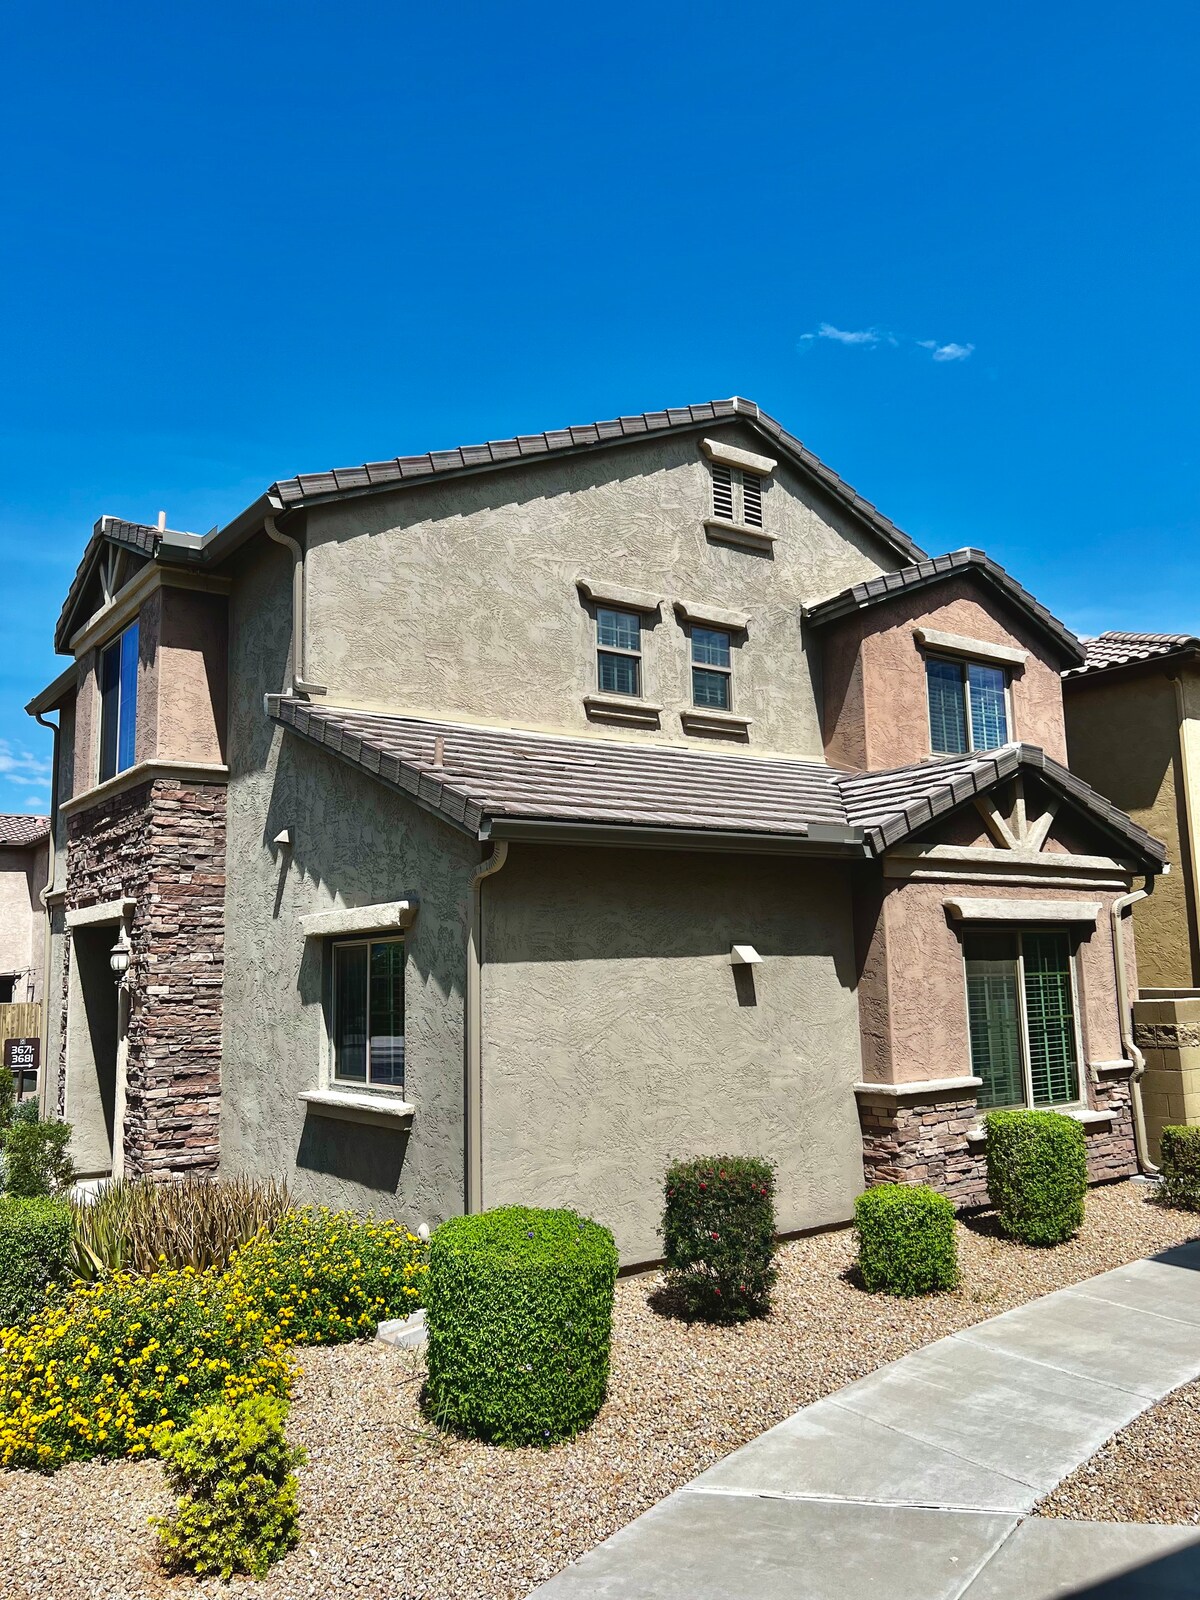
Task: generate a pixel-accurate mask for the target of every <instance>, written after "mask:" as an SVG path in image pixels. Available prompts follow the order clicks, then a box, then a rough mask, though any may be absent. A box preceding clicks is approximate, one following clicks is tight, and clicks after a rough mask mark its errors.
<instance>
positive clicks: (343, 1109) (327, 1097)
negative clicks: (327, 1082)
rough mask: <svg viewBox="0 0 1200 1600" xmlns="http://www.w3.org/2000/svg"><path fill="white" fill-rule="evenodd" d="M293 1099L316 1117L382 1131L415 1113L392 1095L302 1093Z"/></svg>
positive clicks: (347, 1091)
mask: <svg viewBox="0 0 1200 1600" xmlns="http://www.w3.org/2000/svg"><path fill="white" fill-rule="evenodd" d="M296 1098H297V1099H298V1100H299V1101H300V1102H301V1104H302V1105H304V1106H306V1107H308V1108H309V1109H310V1110H312V1111H313V1112H315V1113H316V1114H317V1116H320V1117H332V1118H333V1120H334V1121H335V1122H366V1123H374V1124H375V1125H376V1126H378V1127H384V1128H393V1127H395V1125H396V1123H397V1122H407V1121H408V1120H409V1119H410V1118H411V1117H412V1115H413V1113H414V1112H415V1111H416V1109H417V1108H416V1106H414V1105H413V1104H412V1103H411V1102H410V1101H408V1100H401V1099H398V1098H397V1097H396V1096H395V1095H383V1094H379V1093H372V1092H368V1091H366V1090H361V1091H358V1090H354V1089H305V1090H303V1091H302V1092H301V1093H300V1094H299V1095H297V1097H296Z"/></svg>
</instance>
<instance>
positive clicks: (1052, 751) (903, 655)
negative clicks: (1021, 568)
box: [823, 577, 1067, 771]
mask: <svg viewBox="0 0 1200 1600" xmlns="http://www.w3.org/2000/svg"><path fill="white" fill-rule="evenodd" d="M922 625H923V626H925V627H930V628H937V629H939V630H941V631H942V632H943V633H955V634H960V635H963V636H964V637H966V638H970V639H978V640H982V641H985V642H986V643H988V644H996V645H1004V646H1008V647H1009V648H1013V649H1018V650H1025V651H1027V652H1028V653H1029V659H1028V660H1027V662H1026V663H1025V666H1024V667H1023V668H1016V669H1014V671H1013V673H1012V677H1011V680H1010V681H1011V685H1012V694H1011V708H1012V726H1011V727H1010V729H1009V737H1010V739H1017V740H1021V741H1023V742H1024V743H1026V744H1035V745H1040V746H1041V748H1042V749H1043V750H1045V751H1046V753H1047V755H1051V756H1053V757H1054V758H1055V760H1057V761H1062V762H1065V761H1066V759H1067V756H1066V735H1065V732H1064V727H1063V707H1062V685H1061V682H1060V679H1059V675H1058V666H1057V664H1056V662H1055V661H1054V659H1053V658H1052V656H1051V655H1050V653H1049V651H1048V650H1047V646H1046V643H1045V641H1044V640H1043V639H1042V638H1041V637H1040V636H1039V635H1037V634H1035V633H1034V632H1033V630H1032V629H1030V628H1029V627H1028V625H1027V624H1026V622H1025V620H1024V618H1023V617H1021V615H1020V613H1019V612H1017V611H1016V610H1014V609H1012V608H1010V607H1009V606H1008V605H1006V604H1005V602H1004V601H1003V600H1001V599H1000V598H999V596H998V595H997V594H996V593H995V591H994V590H992V589H991V588H989V587H988V586H987V585H985V584H981V583H979V582H978V581H977V580H975V579H972V578H970V577H960V578H951V579H948V580H947V581H946V582H945V583H939V584H937V585H935V586H934V587H932V588H928V589H921V590H917V591H916V592H914V593H909V594H899V595H897V596H896V597H895V598H894V599H892V600H889V601H885V602H883V603H882V604H880V605H877V606H875V607H873V608H872V609H871V610H869V611H864V612H860V613H858V614H856V615H854V616H851V617H847V618H846V619H845V621H844V622H842V623H839V624H834V625H832V626H831V627H829V628H828V629H826V630H825V633H826V642H825V649H824V655H823V680H824V710H825V747H826V753H827V755H828V758H829V760H830V761H832V762H834V763H836V764H838V765H841V766H848V767H855V768H859V769H863V770H867V771H877V770H879V769H881V768H886V767H899V766H905V765H907V764H908V763H910V762H914V761H921V760H924V759H925V758H926V757H927V756H929V755H930V754H931V753H932V752H931V750H930V742H929V707H928V700H927V696H926V690H925V654H924V650H923V647H922V646H921V644H920V643H919V641H918V640H917V639H916V638H915V636H914V633H913V630H914V628H916V627H918V626H922Z"/></svg>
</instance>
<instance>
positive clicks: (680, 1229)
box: [661, 1156, 777, 1322]
mask: <svg viewBox="0 0 1200 1600" xmlns="http://www.w3.org/2000/svg"><path fill="white" fill-rule="evenodd" d="M664 1188H665V1200H666V1204H665V1207H664V1210H663V1222H662V1229H661V1232H662V1239H663V1256H664V1259H665V1264H666V1270H667V1284H668V1288H669V1289H670V1291H671V1292H672V1294H673V1295H675V1296H677V1297H678V1298H679V1299H680V1300H681V1302H682V1303H683V1305H684V1307H685V1309H686V1311H687V1313H688V1314H689V1315H691V1316H694V1317H701V1318H703V1319H704V1320H705V1321H708V1322H744V1321H745V1320H746V1319H747V1318H748V1317H762V1316H765V1315H766V1314H767V1312H768V1311H769V1310H770V1309H771V1288H772V1286H773V1284H774V1282H775V1277H776V1272H777V1269H776V1266H775V1172H774V1168H773V1167H772V1166H771V1164H770V1162H769V1161H762V1160H759V1159H758V1158H756V1157H752V1156H702V1157H698V1158H696V1159H694V1160H690V1161H674V1162H672V1164H671V1165H670V1166H669V1167H668V1168H667V1176H666V1183H665V1186H664Z"/></svg>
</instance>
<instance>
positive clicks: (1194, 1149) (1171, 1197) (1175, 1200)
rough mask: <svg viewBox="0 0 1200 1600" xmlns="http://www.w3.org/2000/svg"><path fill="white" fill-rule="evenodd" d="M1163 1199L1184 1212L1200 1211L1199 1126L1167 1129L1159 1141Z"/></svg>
mask: <svg viewBox="0 0 1200 1600" xmlns="http://www.w3.org/2000/svg"><path fill="white" fill-rule="evenodd" d="M1159 1151H1160V1154H1159V1158H1158V1162H1159V1169H1160V1171H1161V1172H1162V1183H1161V1185H1160V1188H1159V1194H1160V1196H1161V1198H1162V1199H1163V1200H1164V1201H1165V1202H1166V1204H1167V1205H1169V1206H1179V1207H1180V1208H1181V1209H1182V1210H1184V1211H1200V1128H1189V1127H1183V1126H1172V1127H1169V1128H1164V1129H1163V1131H1162V1138H1161V1140H1160V1143H1159Z"/></svg>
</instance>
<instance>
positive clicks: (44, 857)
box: [0, 844, 49, 1003]
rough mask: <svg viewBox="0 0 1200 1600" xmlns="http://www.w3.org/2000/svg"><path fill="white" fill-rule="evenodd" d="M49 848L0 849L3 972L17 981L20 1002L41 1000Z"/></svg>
mask: <svg viewBox="0 0 1200 1600" xmlns="http://www.w3.org/2000/svg"><path fill="white" fill-rule="evenodd" d="M48 862H49V846H48V845H47V844H43V845H40V846H39V847H38V848H37V849H36V850H0V973H4V974H11V975H12V976H13V977H14V978H15V980H16V981H15V983H14V985H13V999H14V1000H15V1001H17V1002H18V1003H24V1002H25V1001H30V1000H40V999H41V998H42V988H43V985H42V966H43V963H44V960H45V955H44V950H45V929H46V915H45V912H44V911H43V910H42V903H41V901H40V900H39V899H38V895H39V893H40V891H41V890H42V889H44V888H45V886H46V868H47V865H48Z"/></svg>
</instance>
